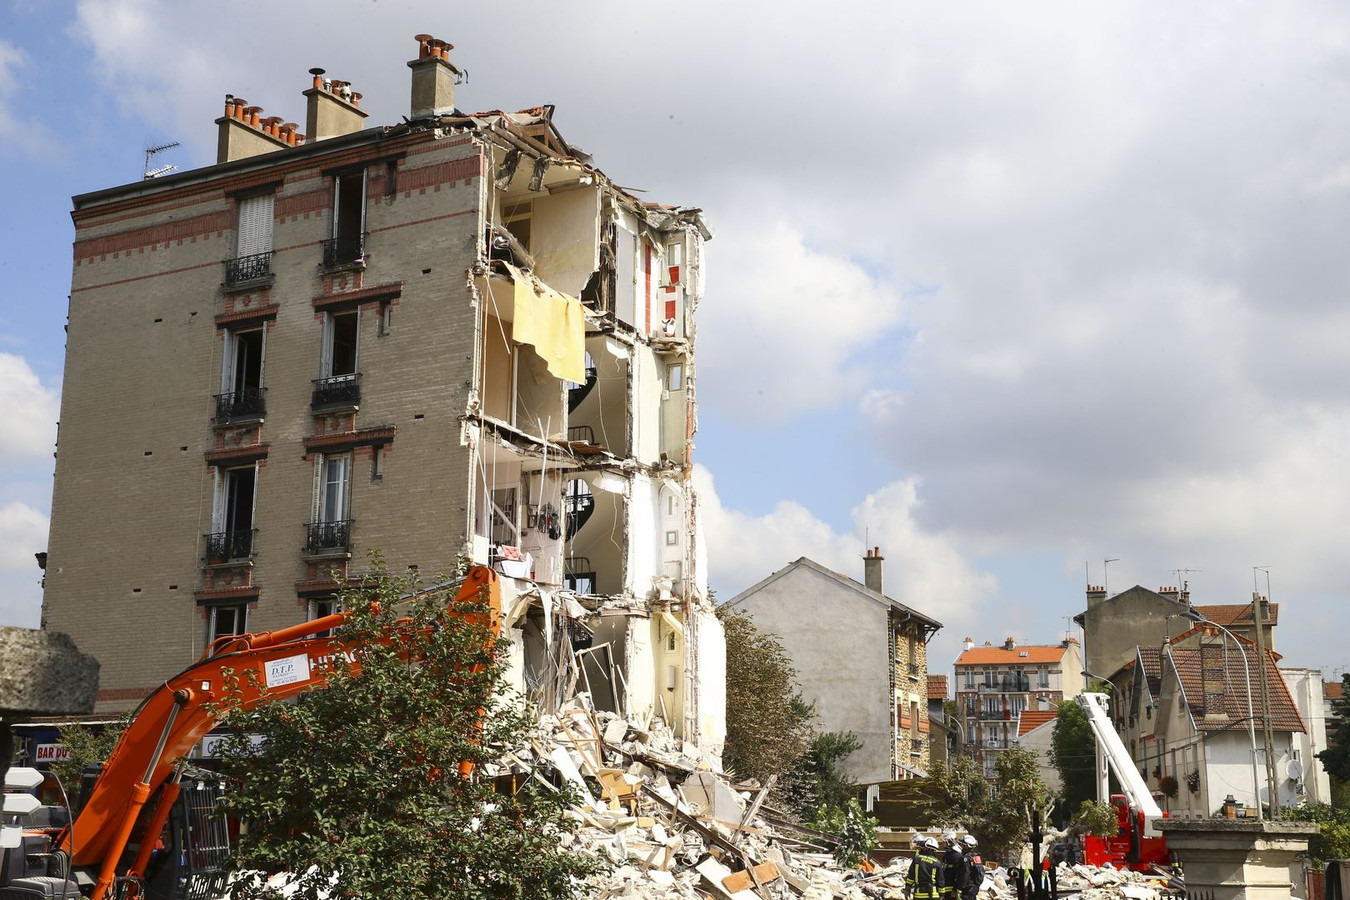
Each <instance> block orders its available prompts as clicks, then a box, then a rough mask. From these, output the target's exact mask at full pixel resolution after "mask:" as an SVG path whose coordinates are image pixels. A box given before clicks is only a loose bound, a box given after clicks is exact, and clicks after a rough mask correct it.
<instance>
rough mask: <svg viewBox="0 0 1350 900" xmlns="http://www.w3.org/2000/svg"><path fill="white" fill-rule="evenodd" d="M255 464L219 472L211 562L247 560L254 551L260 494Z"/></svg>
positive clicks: (209, 552) (209, 540)
mask: <svg viewBox="0 0 1350 900" xmlns="http://www.w3.org/2000/svg"><path fill="white" fill-rule="evenodd" d="M257 481H258V467H257V465H256V464H253V465H248V466H240V467H238V468H234V469H224V470H217V474H216V498H215V504H214V509H213V510H212V516H211V526H212V529H213V533H212V534H210V535H207V547H206V558H207V561H208V562H225V561H227V560H231V559H247V558H248V557H249V555H250V554H251V553H252V550H253V502H254V498H255V496H256V493H257Z"/></svg>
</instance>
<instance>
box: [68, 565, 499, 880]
mask: <svg viewBox="0 0 1350 900" xmlns="http://www.w3.org/2000/svg"><path fill="white" fill-rule="evenodd" d="M456 600H457V601H460V602H465V603H476V604H480V605H482V607H483V608H484V612H485V614H486V617H485V619H484V622H485V623H486V624H488V625H489V627H490V628H491V631H492V634H493V636H494V637H495V636H496V635H498V634H499V633H500V623H501V593H500V587H499V583H498V581H497V575H496V573H495V572H493V571H492V570H491V569H489V568H487V567H485V566H475V567H473V568H471V569H470V570H469V572H468V573H467V575H466V576H465V578H464V581H463V582H462V583H461V584H460V586H459V588H458V591H457V594H456ZM347 615H348V614H346V613H337V614H335V615H332V616H327V617H324V618H322V619H315V620H313V621H311V622H304V623H301V624H300V625H296V626H293V627H290V628H286V629H283V630H281V631H275V632H265V633H261V634H256V635H240V636H238V637H233V638H229V639H221V640H220V641H218V642H217V643H216V644H214V645H212V647H211V648H209V649H208V650H207V651H206V653H205V654H204V655H203V657H202V658H201V659H200V660H198V661H197V662H196V663H195V664H193V665H192V666H189V667H188V668H187V669H185V670H183V671H182V672H180V673H179V674H178V675H176V676H174V677H173V678H171V679H169V680H168V681H166V682H165V683H164V684H163V685H161V686H160V687H159V688H157V689H156V690H155V691H154V692H153V693H152V694H151V695H150V696H149V697H147V698H146V699H145V701H144V702H142V703H141V706H140V708H139V709H138V710H137V712H136V715H135V717H134V718H133V719H132V722H131V724H130V725H128V726H127V729H126V731H124V732H123V733H122V737H121V738H120V740H119V741H118V743H117V746H116V747H115V748H114V750H113V752H112V754H111V755H110V756H109V757H108V761H107V762H106V763H105V764H104V767H103V772H102V773H101V774H100V776H99V779H98V781H97V783H96V784H95V785H94V788H93V790H92V792H91V793H90V796H89V799H88V801H87V802H86V803H85V806H84V808H83V809H82V810H81V811H80V815H79V816H78V817H77V818H76V820H75V821H74V823H73V824H72V825H71V827H70V828H69V829H68V830H67V831H66V833H65V835H64V837H63V839H62V846H63V847H64V848H65V850H66V851H67V852H69V853H70V854H71V857H72V861H73V863H74V865H76V866H99V867H101V868H103V870H104V871H105V872H108V873H110V872H111V871H112V866H113V865H115V864H116V863H117V861H118V860H119V859H120V858H121V856H122V853H123V851H124V850H125V848H126V844H127V839H128V837H129V836H130V834H131V831H132V828H133V826H134V825H135V821H136V819H137V817H138V816H139V814H140V812H141V810H142V809H143V808H144V806H145V805H146V803H147V801H148V799H149V798H150V797H152V796H154V795H155V794H156V793H157V792H158V791H159V790H160V789H161V788H162V787H163V786H164V785H165V783H166V782H168V781H169V779H170V776H171V775H172V774H173V771H174V767H175V766H176V764H177V762H178V760H179V759H180V758H181V757H183V756H185V755H186V754H187V753H188V752H189V751H190V750H191V749H192V747H193V745H194V744H196V743H197V741H199V740H200V739H201V738H202V737H203V736H204V735H205V734H206V733H207V732H209V731H210V730H211V729H212V728H213V727H214V726H215V724H216V714H215V712H214V711H213V707H214V706H215V704H218V703H220V702H221V701H222V700H223V699H224V698H225V696H226V692H225V689H224V688H225V679H226V677H227V670H229V673H230V674H231V675H232V676H233V677H237V678H238V693H239V704H240V705H241V706H242V707H244V708H252V707H253V706H257V705H259V704H262V703H270V702H273V701H276V700H284V699H286V698H287V697H292V696H294V695H296V694H300V693H303V692H305V691H309V690H313V689H315V688H319V687H322V686H323V685H324V684H325V683H326V682H327V678H328V673H329V672H330V671H331V669H330V667H329V666H328V665H326V664H325V660H326V659H327V658H331V657H332V656H333V655H334V654H337V653H344V652H347V651H346V650H345V648H343V647H342V646H341V645H340V644H339V643H338V642H337V641H335V640H334V639H333V638H331V637H316V636H315V635H317V634H320V633H322V632H326V631H329V630H330V629H333V628H336V627H337V626H339V625H341V624H342V623H343V622H345V621H346V619H347ZM347 659H348V661H349V662H350V663H351V665H352V667H353V670H354V671H359V669H360V662H359V656H353V655H350V654H349V655H348V656H347ZM250 672H252V673H254V675H256V677H250V676H249V675H248V673H250ZM106 880H107V879H106V878H101V879H100V883H99V887H98V889H96V890H95V900H99V898H100V896H101V895H102V894H103V893H104V892H105V890H106V889H107V885H106V884H105V881H106Z"/></svg>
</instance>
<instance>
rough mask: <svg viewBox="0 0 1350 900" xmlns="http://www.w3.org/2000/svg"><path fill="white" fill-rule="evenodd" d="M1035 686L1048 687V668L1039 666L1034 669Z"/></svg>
mask: <svg viewBox="0 0 1350 900" xmlns="http://www.w3.org/2000/svg"><path fill="white" fill-rule="evenodd" d="M1036 686H1037V687H1043V688H1048V687H1049V686H1050V670H1049V669H1045V668H1041V669H1037V670H1036Z"/></svg>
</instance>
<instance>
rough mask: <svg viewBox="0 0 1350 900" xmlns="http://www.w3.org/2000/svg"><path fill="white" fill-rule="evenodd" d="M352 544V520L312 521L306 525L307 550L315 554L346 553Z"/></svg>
mask: <svg viewBox="0 0 1350 900" xmlns="http://www.w3.org/2000/svg"><path fill="white" fill-rule="evenodd" d="M351 546H352V520H351V519H341V520H339V521H336V522H310V523H309V524H308V525H306V526H305V552H306V553H309V554H311V555H313V556H319V555H322V554H324V553H345V552H346V551H347V550H350V549H351Z"/></svg>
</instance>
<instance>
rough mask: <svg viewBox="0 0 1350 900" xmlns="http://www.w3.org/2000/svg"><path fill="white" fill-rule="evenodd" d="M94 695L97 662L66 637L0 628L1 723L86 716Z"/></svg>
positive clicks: (34, 630)
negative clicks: (31, 718)
mask: <svg viewBox="0 0 1350 900" xmlns="http://www.w3.org/2000/svg"><path fill="white" fill-rule="evenodd" d="M97 694H98V660H96V659H94V657H92V656H89V655H87V654H84V653H81V652H80V651H79V648H77V647H76V646H75V642H74V641H72V640H71V639H70V638H69V637H68V636H67V635H65V634H60V633H57V632H53V631H39V630H37V629H34V628H15V627H12V626H8V625H0V713H3V714H4V716H5V717H8V718H22V717H28V716H51V715H69V714H75V713H89V712H93V710H94V698H95V696H96V695H97ZM4 762H5V763H8V762H9V761H8V760H7V759H6V760H4Z"/></svg>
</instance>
